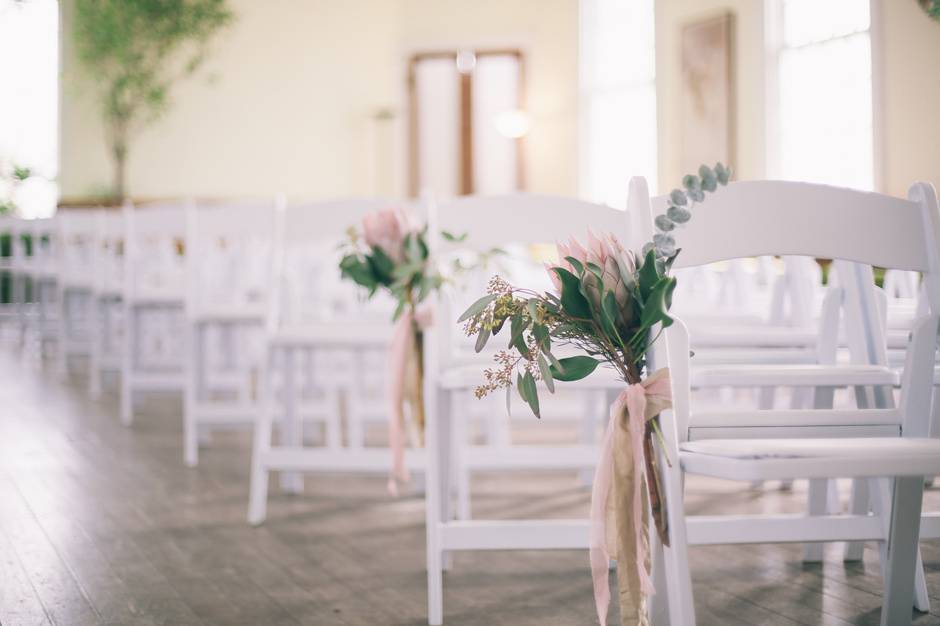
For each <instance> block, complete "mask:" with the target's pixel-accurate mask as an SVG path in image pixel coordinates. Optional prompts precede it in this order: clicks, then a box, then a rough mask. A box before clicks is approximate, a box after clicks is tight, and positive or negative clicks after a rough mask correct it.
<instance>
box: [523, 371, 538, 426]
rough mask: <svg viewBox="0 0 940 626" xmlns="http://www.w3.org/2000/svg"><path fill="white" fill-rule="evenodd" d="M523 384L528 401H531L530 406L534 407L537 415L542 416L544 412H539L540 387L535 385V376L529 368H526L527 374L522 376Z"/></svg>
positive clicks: (533, 409)
mask: <svg viewBox="0 0 940 626" xmlns="http://www.w3.org/2000/svg"><path fill="white" fill-rule="evenodd" d="M522 384H523V385H524V386H525V395H526V402H528V403H529V407H530V408H531V409H532V412H533V413H534V414H535V416H536V417H538V418H541V417H542V414H541V413H540V412H539V389H538V387H536V385H535V377H534V376H532V372H530V371H529V370H526V372H525V376H523V377H522Z"/></svg>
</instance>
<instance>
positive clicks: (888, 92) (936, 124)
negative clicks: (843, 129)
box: [881, 0, 940, 196]
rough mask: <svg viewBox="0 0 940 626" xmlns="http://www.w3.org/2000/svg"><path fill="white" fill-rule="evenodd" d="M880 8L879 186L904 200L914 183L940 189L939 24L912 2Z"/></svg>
mask: <svg viewBox="0 0 940 626" xmlns="http://www.w3.org/2000/svg"><path fill="white" fill-rule="evenodd" d="M881 3H882V4H881V13H882V18H883V19H882V37H883V40H884V46H883V57H882V58H883V62H884V73H883V84H884V89H883V90H882V120H883V121H882V129H883V132H884V148H883V151H882V153H883V157H884V158H883V164H882V174H883V184H882V186H883V188H884V190H885V191H887V192H888V193H891V194H894V195H899V196H903V195H906V194H907V188H908V187H909V186H910V184H911V183H912V182H914V181H917V180H925V181H928V182H931V183H933V184H934V185H936V186H938V187H940V109H938V107H940V71H938V69H937V64H938V63H940V22H936V21H933V20H930V19H927V16H926V15H925V14H924V12H923V11H922V10H921V8H920V7H919V6H918V4H917V2H915V1H914V0H911V1H910V2H905V1H899V0H881Z"/></svg>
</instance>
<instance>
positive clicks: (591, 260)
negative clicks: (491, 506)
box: [458, 163, 731, 624]
mask: <svg viewBox="0 0 940 626" xmlns="http://www.w3.org/2000/svg"><path fill="white" fill-rule="evenodd" d="M730 175H731V172H730V170H729V169H728V168H726V167H725V166H724V165H722V164H721V163H718V164H717V165H716V166H715V167H714V168H710V167H707V166H704V165H703V166H702V167H701V168H699V172H698V175H697V176H696V175H689V176H686V177H684V178H683V181H682V182H683V188H682V189H675V190H673V191H672V192H671V193H670V194H669V206H668V209H667V211H666V213H665V214H663V215H660V216H658V217H656V219H655V226H656V231H657V232H656V233H655V235H654V236H653V241H651V242H649V243H648V244H646V245H645V246H644V247H643V250H642V254H640V255H638V254H635V253H633V252H631V251H629V250H627V249H625V248H624V246H623V245H622V243H621V242H620V241H619V240H618V239H617V237H616V236H615V235H613V234H605V235H603V236H596V235H594V234H593V233H588V238H587V246H582V245H581V244H580V243H579V242H578V241H577V240H575V239H573V238H572V239H571V240H570V241H569V243H568V244H567V245H565V244H559V245H558V256H559V257H560V264H559V265H552V266H547V270H548V272H549V275H550V276H551V278H552V281H553V283H554V285H555V288H556V290H557V293H537V292H534V291H531V290H527V289H522V288H518V287H514V286H512V285H510V284H509V283H507V282H506V281H505V280H503V279H502V278H500V277H499V276H494V277H493V278H492V279H491V280H490V282H489V285H488V287H487V293H486V295H485V296H483V297H481V298H480V299H479V300H477V301H476V302H474V303H473V304H472V305H471V306H470V308H468V309H467V310H466V311H465V312H464V313H463V315H461V317H460V318H459V320H458V322H463V323H464V324H465V326H464V330H465V332H466V334H467V335H468V336H475V337H476V350H477V352H479V351H481V350H482V349H483V348H484V346H485V345H486V343H487V341H488V340H489V339H490V338H491V337H492V336H494V335H497V334H499V333H500V332H502V331H503V330H504V329H505V328H506V327H507V326H508V334H509V341H508V345H507V348H506V349H505V350H502V351H500V352H498V353H497V354H496V356H495V361H496V363H497V367H495V368H490V369H487V370H485V371H484V373H483V375H484V382H483V384H482V385H480V386H479V387H478V388H477V390H476V395H477V397H484V396H486V395H487V394H489V393H491V392H493V391H495V390H497V389H503V388H504V389H506V391H507V402H508V401H509V395H508V394H509V393H510V390H511V388H512V387H513V385H515V387H516V389H517V391H518V393H519V395H520V397H521V398H522V399H523V401H525V402H526V403H527V404H528V405H529V407H530V408H531V409H532V412H533V413H534V414H535V415H536V416H538V415H539V413H540V409H539V391H538V388H539V383H541V384H543V385H544V386H545V387H546V388H547V389H548V390H549V391H550V392H554V390H555V383H556V381H562V382H567V381H575V380H580V379H582V378H585V377H586V376H588V375H589V374H591V373H592V372H593V371H594V370H595V369H596V368H597V367H598V366H599V365H602V364H603V365H605V366H607V367H609V368H612V369H613V370H614V371H615V372H616V374H617V376H618V377H619V378H620V380H622V381H623V382H624V383H626V385H627V388H626V389H625V390H624V392H623V393H621V395H620V397H619V398H618V399H617V401H616V402H615V403H614V405H613V406H612V407H611V417H610V423H609V425H608V428H607V432H606V434H605V436H604V441H603V444H602V451H601V454H602V456H601V459H600V461H599V463H598V467H597V473H596V476H595V480H594V488H593V492H592V502H591V517H592V532H591V569H592V573H593V575H594V592H595V599H596V603H597V609H598V617H599V619H600V621H601V624H605V623H606V616H607V608H608V605H609V602H610V592H609V589H608V586H607V571H608V563H609V559H610V555H611V554H613V555H614V556H615V558H617V560H618V562H619V563H620V564H621V567H620V568H618V579H619V588H620V599H621V615H622V620H623V623H625V624H627V623H629V624H633V623H639V624H645V623H647V621H646V620H647V617H646V613H647V611H646V597H647V596H648V595H649V594H651V593H653V585H652V582H651V580H650V578H649V562H648V561H649V557H648V545H647V542H648V539H647V537H648V532H647V519H648V517H647V511H648V510H650V509H651V510H652V514H653V518H654V522H655V525H656V529H657V532H658V534H659V537H660V539H661V540H662V542H663V543H664V544H665V545H668V544H669V536H668V528H667V526H666V515H665V511H664V510H663V501H662V498H661V493H662V491H661V488H660V481H659V475H658V470H657V467H656V463H655V455H654V447H653V446H654V440H656V439H658V440H659V441H660V443H662V438H661V437H662V436H661V434H660V431H659V413H660V412H661V411H663V410H665V409H667V408H669V407H670V406H671V390H670V381H669V373H668V370H665V369H663V370H659V371H657V372H648V371H647V369H646V355H647V353H648V351H649V349H650V347H651V346H652V345H653V343H654V342H655V341H656V339H657V338H658V336H659V334H658V333H657V334H656V335H653V334H652V331H653V330H654V329H656V328H657V326H658V328H659V332H662V329H663V328H666V327H668V326H669V325H670V324H671V323H672V321H673V320H672V318H671V317H670V316H669V308H670V306H671V304H672V294H673V291H674V289H675V286H676V279H675V278H674V277H672V276H670V275H669V271H670V268H671V267H672V264H673V262H674V261H675V259H676V256H677V255H678V254H679V250H678V249H677V248H676V242H675V239H674V237H673V236H672V234H671V232H672V231H673V230H674V229H675V228H677V227H679V226H680V225H682V224H684V223H685V222H687V221H688V220H689V219H690V218H691V216H692V212H691V209H692V207H693V206H694V205H695V203H697V202H701V201H703V200H704V198H705V193H706V192H712V191H715V189H717V187H718V186H719V185H726V184H727V183H728V179H729V178H730ZM558 345H561V346H566V347H568V348H569V349H571V348H574V349H575V351H576V352H579V353H580V354H576V355H574V356H568V357H565V358H557V357H556V356H555V354H554V350H555V349H556V348H555V347H556V346H558ZM667 461H668V459H667ZM644 482H645V484H646V489H644V488H643V486H644ZM608 523H609V524H610V527H611V528H614V529H616V537H613V536H612V537H611V538H610V539H608V537H607V531H606V526H607V524H608ZM628 563H636V566H635V567H628V566H627V564H628Z"/></svg>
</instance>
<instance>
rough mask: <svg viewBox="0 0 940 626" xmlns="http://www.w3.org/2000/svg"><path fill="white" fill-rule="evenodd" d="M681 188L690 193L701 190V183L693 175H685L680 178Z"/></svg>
mask: <svg viewBox="0 0 940 626" xmlns="http://www.w3.org/2000/svg"><path fill="white" fill-rule="evenodd" d="M682 186H683V187H685V188H686V189H687V190H689V191H692V190H693V189H701V188H702V181H700V180H699V178H698V176H696V175H695V174H686V175H685V176H683V177H682Z"/></svg>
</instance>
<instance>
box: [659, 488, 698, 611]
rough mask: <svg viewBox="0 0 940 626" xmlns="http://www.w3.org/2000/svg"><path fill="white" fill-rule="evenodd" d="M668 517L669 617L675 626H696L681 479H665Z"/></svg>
mask: <svg viewBox="0 0 940 626" xmlns="http://www.w3.org/2000/svg"><path fill="white" fill-rule="evenodd" d="M665 482H666V486H665V489H666V501H667V503H668V504H667V514H668V516H669V543H670V546H669V548H666V549H665V555H664V556H665V565H666V567H665V570H666V581H667V583H668V584H669V589H668V592H667V593H668V594H669V595H668V604H669V618H670V619H671V620H672V621H671V622H670V623H672V624H683V625H685V626H695V603H694V601H693V598H692V575H691V573H690V571H689V548H688V541H687V539H686V527H685V506H684V505H683V502H682V488H681V485H680V484H679V479H678V476H674V477H672V478H667V479H666V481H665Z"/></svg>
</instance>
